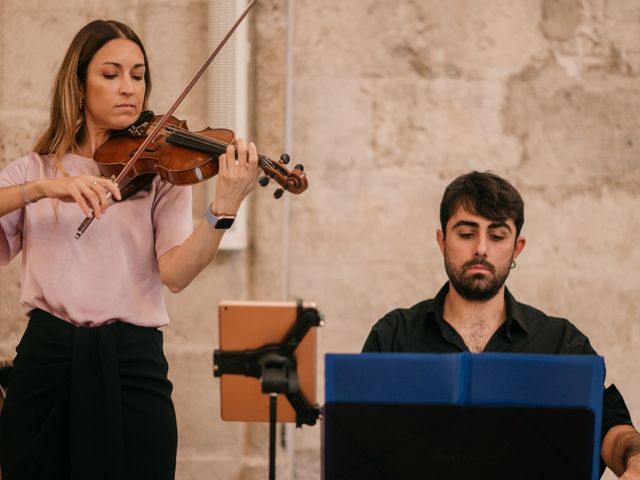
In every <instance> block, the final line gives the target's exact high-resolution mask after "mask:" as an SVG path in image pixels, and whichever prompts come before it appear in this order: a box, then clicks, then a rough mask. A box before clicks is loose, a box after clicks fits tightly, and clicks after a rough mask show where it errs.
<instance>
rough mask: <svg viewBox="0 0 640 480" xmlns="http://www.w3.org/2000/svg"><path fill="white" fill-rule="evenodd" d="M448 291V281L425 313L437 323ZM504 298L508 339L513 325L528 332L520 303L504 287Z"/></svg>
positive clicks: (440, 321)
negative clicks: (431, 315)
mask: <svg viewBox="0 0 640 480" xmlns="http://www.w3.org/2000/svg"><path fill="white" fill-rule="evenodd" d="M447 293H449V282H447V283H445V284H444V285H443V286H442V288H441V289H440V291H439V292H438V294H437V295H436V296H435V298H434V299H433V302H431V306H430V308H429V310H428V311H427V315H429V314H433V318H434V320H435V321H436V322H438V324H440V325H442V322H443V316H442V313H443V311H444V299H445V297H446V296H447ZM504 300H505V304H506V308H507V320H506V322H505V326H506V328H505V332H506V333H507V336H508V337H509V339H511V329H512V328H513V327H514V325H517V326H518V327H520V328H521V329H522V330H523V331H524V333H525V334H528V333H529V328H528V325H527V318H526V317H525V315H524V313H523V311H522V308H521V307H520V304H519V303H518V302H517V301H516V299H515V298H514V297H513V295H511V292H510V291H509V289H508V288H506V287H505V289H504Z"/></svg>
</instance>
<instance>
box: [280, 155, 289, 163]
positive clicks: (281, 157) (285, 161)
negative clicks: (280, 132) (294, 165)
mask: <svg viewBox="0 0 640 480" xmlns="http://www.w3.org/2000/svg"><path fill="white" fill-rule="evenodd" d="M280 160H282V163H284V164H285V165H286V164H288V163H289V160H291V157H289V155H288V154H286V153H283V154H282V155H280Z"/></svg>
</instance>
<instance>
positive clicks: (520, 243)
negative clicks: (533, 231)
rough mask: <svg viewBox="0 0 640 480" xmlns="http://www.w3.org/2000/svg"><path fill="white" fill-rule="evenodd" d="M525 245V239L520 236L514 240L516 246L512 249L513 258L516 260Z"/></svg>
mask: <svg viewBox="0 0 640 480" xmlns="http://www.w3.org/2000/svg"><path fill="white" fill-rule="evenodd" d="M526 244H527V239H526V238H524V237H523V236H522V235H520V236H519V237H518V238H516V244H515V245H514V247H513V258H516V257H517V256H518V255H520V252H522V250H524V246H525V245H526Z"/></svg>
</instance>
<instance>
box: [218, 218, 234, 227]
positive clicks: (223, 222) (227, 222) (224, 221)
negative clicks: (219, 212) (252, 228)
mask: <svg viewBox="0 0 640 480" xmlns="http://www.w3.org/2000/svg"><path fill="white" fill-rule="evenodd" d="M234 220H235V218H234V217H219V218H218V221H217V222H216V228H219V229H227V228H230V227H231V225H233V221H234Z"/></svg>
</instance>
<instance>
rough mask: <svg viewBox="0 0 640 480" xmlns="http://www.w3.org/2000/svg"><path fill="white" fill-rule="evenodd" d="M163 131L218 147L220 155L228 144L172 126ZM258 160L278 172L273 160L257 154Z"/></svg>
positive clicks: (278, 167)
mask: <svg viewBox="0 0 640 480" xmlns="http://www.w3.org/2000/svg"><path fill="white" fill-rule="evenodd" d="M165 129H166V130H167V131H169V132H171V133H172V134H174V135H176V136H178V137H182V138H185V139H189V140H192V141H194V142H196V143H200V144H201V145H203V146H214V147H218V148H220V149H221V150H222V152H221V153H224V151H225V150H226V148H227V146H228V145H229V144H227V143H224V142H221V141H219V140H216V139H214V138H209V137H205V136H204V135H199V134H197V133H194V132H189V131H187V130H183V129H181V128H179V127H176V126H174V125H166V126H165ZM233 148H235V149H236V150H237V147H235V146H233ZM258 160H259V161H260V162H261V163H262V164H266V165H268V166H270V167H272V168H274V169H278V170H280V165H278V164H276V163H274V161H273V160H271V158H269V157H267V156H265V155H261V154H258Z"/></svg>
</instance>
